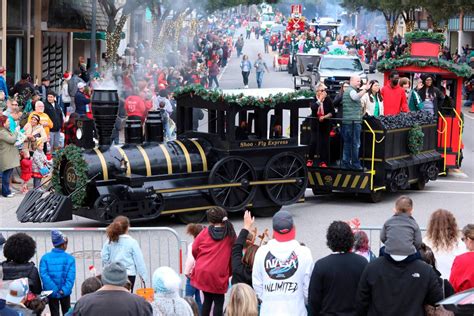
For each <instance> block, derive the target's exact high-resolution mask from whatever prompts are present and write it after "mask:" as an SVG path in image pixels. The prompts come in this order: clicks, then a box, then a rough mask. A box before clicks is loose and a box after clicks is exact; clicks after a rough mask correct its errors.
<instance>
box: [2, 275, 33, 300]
mask: <svg viewBox="0 0 474 316" xmlns="http://www.w3.org/2000/svg"><path fill="white" fill-rule="evenodd" d="M28 291H29V286H28V278H21V279H16V280H14V281H13V282H12V283H10V286H9V287H8V295H7V297H6V299H5V300H6V301H7V302H10V303H13V304H20V303H21V301H22V300H23V299H24V298H25V297H26V295H28Z"/></svg>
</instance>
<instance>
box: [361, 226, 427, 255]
mask: <svg viewBox="0 0 474 316" xmlns="http://www.w3.org/2000/svg"><path fill="white" fill-rule="evenodd" d="M358 230H362V231H364V232H365V233H366V234H367V237H369V246H370V249H371V250H372V252H373V253H374V254H375V255H376V256H377V257H378V255H379V249H380V247H382V242H381V241H380V231H381V230H382V227H374V226H362V227H359V228H358ZM420 230H421V235H422V236H424V235H425V233H426V228H423V227H420Z"/></svg>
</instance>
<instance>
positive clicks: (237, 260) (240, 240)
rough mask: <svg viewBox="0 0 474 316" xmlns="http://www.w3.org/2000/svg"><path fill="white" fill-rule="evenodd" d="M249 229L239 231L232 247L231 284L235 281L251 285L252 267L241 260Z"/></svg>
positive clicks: (235, 282)
mask: <svg viewBox="0 0 474 316" xmlns="http://www.w3.org/2000/svg"><path fill="white" fill-rule="evenodd" d="M248 234H249V231H248V230H246V229H242V230H241V231H240V234H239V237H237V240H236V241H235V243H234V246H233V247H232V282H231V283H232V285H234V284H237V283H246V284H248V285H250V286H252V267H250V266H248V265H246V264H244V263H243V262H242V258H243V254H242V251H243V249H244V245H245V242H246V241H247V236H248Z"/></svg>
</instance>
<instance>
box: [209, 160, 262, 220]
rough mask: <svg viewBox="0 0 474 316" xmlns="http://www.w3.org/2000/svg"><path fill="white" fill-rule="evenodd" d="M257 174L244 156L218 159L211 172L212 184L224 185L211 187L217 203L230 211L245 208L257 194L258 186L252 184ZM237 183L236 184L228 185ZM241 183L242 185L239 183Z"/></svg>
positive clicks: (210, 180) (214, 200)
mask: <svg viewBox="0 0 474 316" xmlns="http://www.w3.org/2000/svg"><path fill="white" fill-rule="evenodd" d="M256 179H257V174H256V172H255V169H254V168H253V167H252V165H251V164H250V163H249V162H248V161H247V160H246V159H244V158H241V157H235V156H229V157H225V158H224V159H221V160H220V161H218V162H217V163H216V164H215V165H214V167H213V168H212V170H211V173H210V174H209V184H210V185H222V186H223V187H222V188H212V189H209V194H210V195H211V197H212V200H213V202H214V204H215V205H217V206H221V207H224V208H225V209H226V210H228V211H238V210H241V209H243V208H244V207H245V206H246V205H247V204H248V203H249V202H250V201H251V200H252V199H253V197H254V196H255V192H256V191H257V187H256V186H250V185H249V183H250V181H255V180H256ZM228 184H235V186H228V187H225V185H228ZM238 184H240V185H238Z"/></svg>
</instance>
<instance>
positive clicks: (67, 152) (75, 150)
mask: <svg viewBox="0 0 474 316" xmlns="http://www.w3.org/2000/svg"><path fill="white" fill-rule="evenodd" d="M82 151H83V150H82V149H81V148H80V147H77V146H75V145H68V146H66V147H64V148H63V149H60V150H59V151H57V155H56V158H55V159H54V165H53V172H52V178H51V183H52V186H53V188H54V191H55V192H56V193H59V194H63V195H67V193H66V192H63V189H62V186H61V174H60V168H61V162H62V161H63V159H67V160H68V161H69V162H70V163H71V164H72V165H73V166H74V171H75V174H76V181H77V182H76V187H77V188H79V187H82V188H81V189H80V190H78V191H77V192H75V193H74V194H73V195H72V197H71V200H72V204H73V205H74V206H75V207H80V206H82V204H83V203H84V199H85V198H86V183H87V181H88V180H89V178H88V176H87V171H88V169H87V163H86V162H85V160H84V158H83V157H82Z"/></svg>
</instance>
